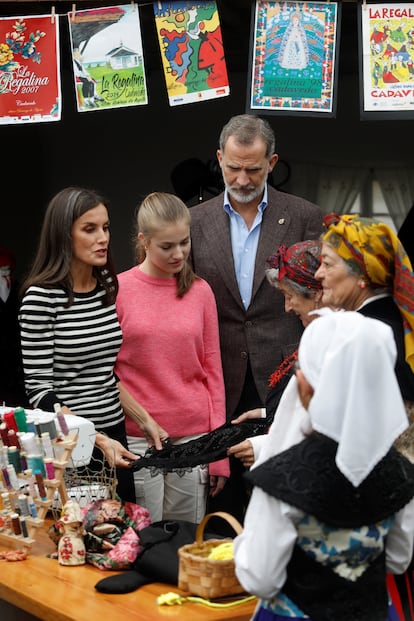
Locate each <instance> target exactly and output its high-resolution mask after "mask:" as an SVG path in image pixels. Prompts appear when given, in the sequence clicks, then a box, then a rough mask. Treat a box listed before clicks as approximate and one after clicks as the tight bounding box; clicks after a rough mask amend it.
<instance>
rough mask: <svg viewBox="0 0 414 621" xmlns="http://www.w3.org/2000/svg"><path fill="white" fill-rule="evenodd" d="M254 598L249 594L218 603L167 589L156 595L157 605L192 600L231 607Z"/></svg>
mask: <svg viewBox="0 0 414 621" xmlns="http://www.w3.org/2000/svg"><path fill="white" fill-rule="evenodd" d="M254 599H256V596H255V595H249V596H248V597H242V598H241V599H236V600H234V601H232V602H226V603H225V604H220V603H219V602H211V601H210V600H208V599H204V598H203V597H197V596H195V595H194V596H193V595H188V596H186V597H184V596H182V595H178V593H174V592H172V591H169V592H168V593H163V594H162V595H159V596H158V597H157V604H158V606H174V605H175V604H179V605H180V606H181V605H182V604H185V603H186V602H194V603H195V604H203V605H204V606H210V608H231V607H232V606H239V604H245V603H246V602H251V601H253V600H254Z"/></svg>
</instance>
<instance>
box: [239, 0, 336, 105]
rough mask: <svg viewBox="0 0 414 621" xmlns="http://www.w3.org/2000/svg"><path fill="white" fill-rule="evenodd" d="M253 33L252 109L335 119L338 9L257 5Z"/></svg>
mask: <svg viewBox="0 0 414 621" xmlns="http://www.w3.org/2000/svg"><path fill="white" fill-rule="evenodd" d="M252 27H253V32H252V36H251V41H252V46H251V53H250V67H251V84H250V85H249V95H248V96H249V107H250V109H252V110H261V111H262V112H266V113H270V112H283V113H289V114H292V113H294V114H296V113H302V114H306V115H311V114H313V113H315V114H320V113H326V114H327V115H330V116H333V115H334V114H335V100H334V89H335V82H336V73H337V72H336V64H337V57H338V50H337V41H338V40H339V36H338V35H339V14H338V4H337V3H336V2H263V1H262V0H257V2H256V6H255V11H254V19H253V20H252Z"/></svg>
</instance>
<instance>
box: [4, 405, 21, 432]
mask: <svg viewBox="0 0 414 621" xmlns="http://www.w3.org/2000/svg"><path fill="white" fill-rule="evenodd" d="M3 420H4V422H5V423H6V426H7V429H13V431H14V432H15V433H17V432H18V431H19V430H18V428H17V423H16V419H15V418H14V412H13V410H10V411H9V412H5V413H4V414H3Z"/></svg>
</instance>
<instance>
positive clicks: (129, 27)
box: [68, 2, 148, 112]
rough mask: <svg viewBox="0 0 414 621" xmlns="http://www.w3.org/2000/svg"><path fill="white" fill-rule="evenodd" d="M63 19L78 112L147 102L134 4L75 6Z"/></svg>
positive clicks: (137, 16) (135, 5)
mask: <svg viewBox="0 0 414 621" xmlns="http://www.w3.org/2000/svg"><path fill="white" fill-rule="evenodd" d="M68 20H69V31H70V38H71V46H72V61H73V77H74V86H75V94H76V103H77V109H78V112H92V111H97V110H105V109H108V108H122V107H125V106H141V105H145V104H147V103H148V94H147V85H146V78H145V66H144V55H143V50H142V38H141V24H140V16H139V8H138V5H137V4H136V3H135V2H132V3H131V4H126V5H120V6H110V7H104V8H96V9H86V10H84V11H78V10H76V11H75V12H74V13H73V12H70V13H69V14H68Z"/></svg>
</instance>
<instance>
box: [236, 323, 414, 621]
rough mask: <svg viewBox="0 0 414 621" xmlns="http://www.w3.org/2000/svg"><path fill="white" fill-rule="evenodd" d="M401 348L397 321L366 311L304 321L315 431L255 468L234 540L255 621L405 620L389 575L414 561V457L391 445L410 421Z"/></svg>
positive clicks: (304, 391) (303, 364)
mask: <svg viewBox="0 0 414 621" xmlns="http://www.w3.org/2000/svg"><path fill="white" fill-rule="evenodd" d="M396 353H397V352H396V345H395V341H394V338H393V333H392V331H391V329H390V327H389V326H387V325H386V324H385V323H384V322H381V321H378V320H375V319H371V318H368V317H364V316H363V315H361V314H359V313H356V312H346V311H344V312H328V313H327V314H325V315H324V316H322V317H320V318H319V319H318V320H317V321H314V322H312V323H311V324H310V325H309V326H308V327H307V328H306V329H305V331H304V333H303V335H302V338H301V341H300V345H299V355H298V364H299V368H298V370H297V371H296V373H297V387H298V393H299V396H300V399H301V401H302V404H303V407H304V408H305V409H306V410H307V411H308V415H309V420H310V425H311V430H310V433H309V434H308V435H307V437H306V438H305V439H304V440H303V441H302V442H299V443H298V444H296V445H294V446H292V447H291V448H290V449H288V450H286V451H283V452H282V453H279V454H278V455H276V456H273V457H271V458H270V459H268V460H266V461H265V462H263V463H261V464H260V465H254V466H253V468H252V470H251V471H250V472H249V473H248V474H247V475H246V477H247V478H248V479H249V481H250V482H251V483H252V485H253V486H254V488H253V492H252V496H251V500H250V503H249V506H248V509H247V513H246V519H245V523H244V531H243V533H242V534H241V535H239V536H238V537H236V539H235V541H234V553H235V564H236V574H237V577H238V579H239V580H240V582H241V584H242V585H243V587H244V588H245V589H246V591H248V592H249V593H252V594H256V595H258V596H259V597H260V598H261V599H260V601H259V603H258V606H257V608H256V611H255V613H254V617H253V619H254V620H255V621H283V620H284V619H287V618H289V619H290V621H292V619H296V620H301V619H310V620H311V621H332V620H333V619H334V620H335V621H349V620H350V619H352V620H353V621H362V620H363V621H391V620H393V619H398V617H397V616H395V609H394V607H393V605H392V604H391V603H390V598H389V596H388V593H387V586H386V572H392V573H399V574H401V573H402V572H404V571H405V570H406V568H407V566H408V565H409V563H410V560H411V551H412V549H413V541H414V500H413V498H414V465H413V464H411V462H410V461H409V460H408V459H406V458H405V457H404V456H403V455H402V454H401V453H400V452H399V451H397V450H396V449H395V448H394V447H393V443H394V441H395V439H396V438H397V437H398V436H399V435H400V434H401V433H402V431H403V430H404V429H405V428H406V427H407V424H408V423H407V416H406V413H405V408H404V403H403V400H402V397H401V393H400V389H399V386H398V383H397V380H396V377H395V373H394V365H395V360H396ZM372 361H375V364H373V363H372ZM373 387H375V389H374V390H373ZM258 524H259V525H260V527H259V528H258Z"/></svg>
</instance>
